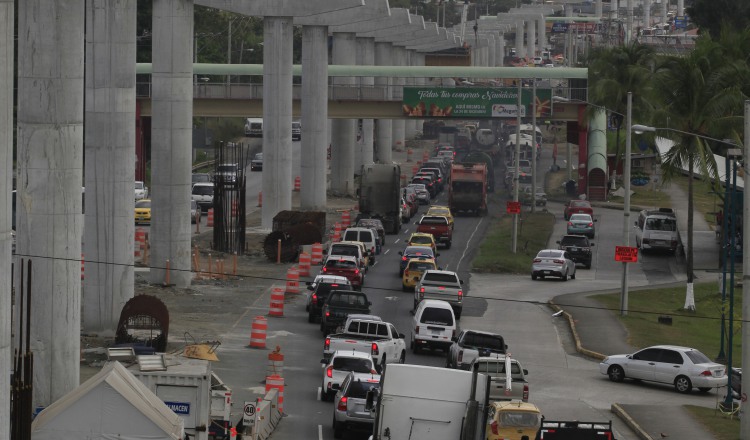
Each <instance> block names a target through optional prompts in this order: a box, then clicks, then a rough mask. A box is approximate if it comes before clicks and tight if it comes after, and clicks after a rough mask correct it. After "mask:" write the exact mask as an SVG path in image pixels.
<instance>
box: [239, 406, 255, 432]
mask: <svg viewBox="0 0 750 440" xmlns="http://www.w3.org/2000/svg"><path fill="white" fill-rule="evenodd" d="M242 423H243V424H244V425H245V426H251V425H254V424H255V402H245V406H243V407H242Z"/></svg>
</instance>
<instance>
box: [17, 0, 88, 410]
mask: <svg viewBox="0 0 750 440" xmlns="http://www.w3.org/2000/svg"><path fill="white" fill-rule="evenodd" d="M40 11H44V13H40ZM84 17H85V0H70V1H67V2H49V1H48V0H26V1H22V2H19V3H18V33H17V35H18V140H17V141H18V146H17V150H18V181H17V195H16V215H17V217H16V227H17V229H16V230H17V232H18V235H17V237H18V240H17V254H18V255H19V256H23V257H24V258H27V259H30V260H31V261H32V263H33V268H32V279H33V283H32V289H31V304H27V305H26V306H30V307H31V323H32V325H31V335H30V340H31V350H32V351H33V352H34V378H33V380H34V392H33V405H34V407H36V406H39V405H41V406H47V405H49V404H51V403H52V402H54V401H56V400H57V399H59V398H60V397H62V396H64V395H65V394H66V393H68V392H69V391H71V390H73V389H74V388H76V387H77V386H78V382H79V379H80V356H81V354H80V345H81V343H80V338H81V234H82V229H83V215H82V197H81V186H82V185H83V87H84V86H83V81H84V45H83V41H84V26H85V24H84ZM11 19H12V18H11ZM6 65H7V64H6ZM3 102H8V101H3ZM18 269H19V268H16V274H17V275H18V274H19V270H18ZM15 280H16V286H17V287H19V285H20V283H19V281H20V280H19V277H18V276H17V277H16V278H15ZM24 281H25V280H24ZM24 284H25V283H24ZM17 292H19V294H20V292H21V290H20V289H17ZM16 304H18V303H16ZM20 348H22V349H25V348H24V347H20ZM7 367H8V366H7V365H4V366H3V368H2V371H5V372H6V375H7Z"/></svg>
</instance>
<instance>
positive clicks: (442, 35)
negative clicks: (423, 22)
mask: <svg viewBox="0 0 750 440" xmlns="http://www.w3.org/2000/svg"><path fill="white" fill-rule="evenodd" d="M446 40H448V31H447V30H446V29H445V28H438V33H437V35H430V36H427V37H423V38H415V39H414V40H412V41H409V42H408V44H406V46H405V47H406V48H407V49H409V48H411V47H412V46H419V45H420V44H426V43H434V42H437V41H446ZM401 45H403V42H402V43H401Z"/></svg>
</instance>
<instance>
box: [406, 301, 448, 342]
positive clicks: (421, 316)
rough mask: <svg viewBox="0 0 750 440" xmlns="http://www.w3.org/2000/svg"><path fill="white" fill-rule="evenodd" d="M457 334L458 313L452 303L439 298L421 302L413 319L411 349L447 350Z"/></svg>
mask: <svg viewBox="0 0 750 440" xmlns="http://www.w3.org/2000/svg"><path fill="white" fill-rule="evenodd" d="M454 336H456V315H455V314H454V313H453V307H451V305H450V303H448V302H446V301H442V300H437V299H425V300H422V301H420V302H419V305H417V309H416V310H415V311H414V319H413V320H412V334H411V351H412V352H413V353H419V352H420V351H421V350H422V349H423V348H430V349H435V348H439V349H441V350H444V351H447V350H448V348H450V346H451V344H452V343H453V340H452V338H453V337H454Z"/></svg>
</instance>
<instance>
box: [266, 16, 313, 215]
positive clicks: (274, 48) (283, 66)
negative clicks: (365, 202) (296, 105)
mask: <svg viewBox="0 0 750 440" xmlns="http://www.w3.org/2000/svg"><path fill="white" fill-rule="evenodd" d="M293 30H294V28H293V25H292V18H291V17H263V42H264V43H263V96H272V97H273V98H274V99H264V100H263V207H262V212H261V226H262V227H263V228H264V229H271V228H272V227H273V218H274V217H275V216H276V214H278V213H279V212H280V211H284V210H289V209H292V183H293V182H292V130H291V129H290V128H289V127H291V126H292V32H293ZM324 53H325V52H324ZM318 56H320V54H318ZM302 124H303V125H308V123H307V121H305V120H303V121H302ZM303 139H304V137H303ZM300 179H301V176H300Z"/></svg>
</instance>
